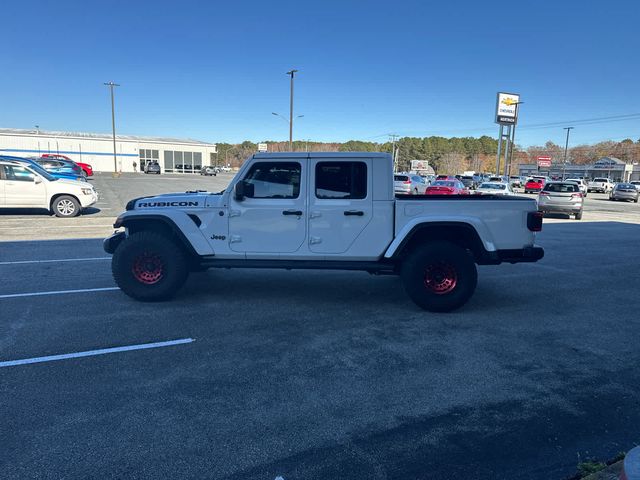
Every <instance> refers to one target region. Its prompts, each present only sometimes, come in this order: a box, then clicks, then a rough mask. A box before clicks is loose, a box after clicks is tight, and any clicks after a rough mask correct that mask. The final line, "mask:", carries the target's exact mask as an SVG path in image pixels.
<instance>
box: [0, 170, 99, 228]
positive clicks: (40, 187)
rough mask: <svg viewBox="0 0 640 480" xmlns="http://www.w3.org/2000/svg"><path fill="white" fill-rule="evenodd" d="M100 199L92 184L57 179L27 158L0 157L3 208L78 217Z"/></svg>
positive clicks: (0, 184) (0, 207) (0, 193)
mask: <svg viewBox="0 0 640 480" xmlns="http://www.w3.org/2000/svg"><path fill="white" fill-rule="evenodd" d="M97 201H98V194H97V193H96V190H95V188H93V185H91V184H90V183H87V182H79V181H77V180H64V179H57V178H55V177H53V176H51V175H50V174H49V173H48V172H47V171H46V170H45V169H43V168H42V167H40V166H38V165H35V164H33V163H31V162H28V161H24V162H22V161H19V160H3V159H0V209H3V208H45V209H47V210H49V211H50V212H52V213H54V214H55V215H56V216H57V217H75V216H77V215H79V214H80V212H81V211H82V209H83V208H86V207H89V206H91V205H93V204H94V203H96V202H97Z"/></svg>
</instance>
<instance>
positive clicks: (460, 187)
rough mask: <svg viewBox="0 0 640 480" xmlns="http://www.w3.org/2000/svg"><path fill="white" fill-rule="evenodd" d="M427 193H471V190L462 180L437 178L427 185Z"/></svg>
mask: <svg viewBox="0 0 640 480" xmlns="http://www.w3.org/2000/svg"><path fill="white" fill-rule="evenodd" d="M425 195H469V190H467V188H466V187H465V186H464V183H462V182H461V181H460V180H457V179H454V180H436V181H435V182H433V183H432V184H431V186H429V187H427V191H426V192H425Z"/></svg>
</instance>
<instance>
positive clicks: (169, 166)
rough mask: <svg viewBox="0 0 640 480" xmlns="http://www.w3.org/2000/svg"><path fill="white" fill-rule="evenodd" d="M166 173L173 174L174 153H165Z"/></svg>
mask: <svg viewBox="0 0 640 480" xmlns="http://www.w3.org/2000/svg"><path fill="white" fill-rule="evenodd" d="M164 171H165V173H171V172H173V152H172V151H170V150H168V151H165V152H164Z"/></svg>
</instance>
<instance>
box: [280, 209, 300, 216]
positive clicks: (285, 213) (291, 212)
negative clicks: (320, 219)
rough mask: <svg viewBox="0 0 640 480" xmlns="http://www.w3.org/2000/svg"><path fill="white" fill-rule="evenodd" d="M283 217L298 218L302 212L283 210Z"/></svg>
mask: <svg viewBox="0 0 640 480" xmlns="http://www.w3.org/2000/svg"><path fill="white" fill-rule="evenodd" d="M282 214H283V215H297V216H298V217H299V216H301V215H302V210H284V211H283V212H282Z"/></svg>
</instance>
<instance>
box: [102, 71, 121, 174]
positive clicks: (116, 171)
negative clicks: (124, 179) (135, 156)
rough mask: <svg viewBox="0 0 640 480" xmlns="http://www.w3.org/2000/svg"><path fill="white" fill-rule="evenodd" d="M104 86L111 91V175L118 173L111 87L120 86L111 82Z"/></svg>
mask: <svg viewBox="0 0 640 480" xmlns="http://www.w3.org/2000/svg"><path fill="white" fill-rule="evenodd" d="M105 85H107V86H108V87H109V90H111V130H112V132H113V173H115V174H117V173H118V161H117V160H116V109H115V103H114V101H113V87H119V86H120V85H119V84H117V83H113V82H106V83H105Z"/></svg>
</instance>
